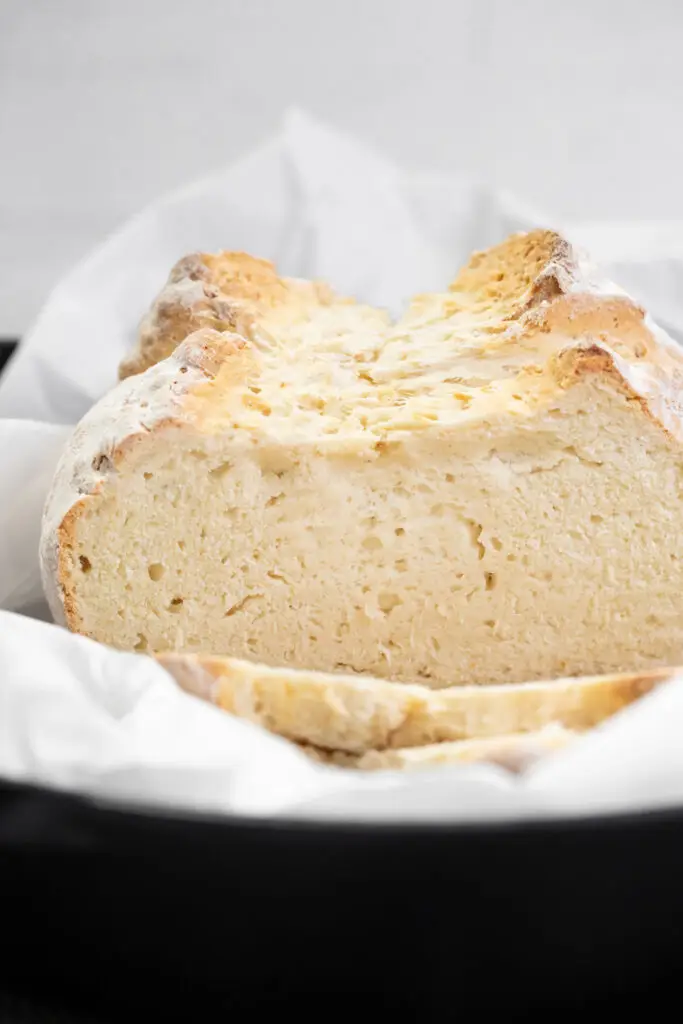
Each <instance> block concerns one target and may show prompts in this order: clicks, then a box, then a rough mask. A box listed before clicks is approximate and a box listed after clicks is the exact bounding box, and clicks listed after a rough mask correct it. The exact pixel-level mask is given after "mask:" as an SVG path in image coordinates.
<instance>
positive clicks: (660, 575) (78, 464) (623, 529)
mask: <svg viewBox="0 0 683 1024" xmlns="http://www.w3.org/2000/svg"><path fill="white" fill-rule="evenodd" d="M94 340H95V339H94ZM682 369H683V359H682V357H681V354H680V353H679V350H678V348H677V346H676V345H675V344H674V343H673V342H672V341H671V340H670V339H669V338H668V337H667V336H666V335H665V334H664V333H663V332H662V331H661V330H660V329H658V328H657V327H656V326H655V325H654V324H653V323H652V322H651V321H650V319H649V317H647V316H646V315H645V314H644V312H643V310H642V309H641V308H640V307H639V306H638V305H637V304H636V303H635V302H634V301H632V300H631V299H630V298H629V297H628V296H627V295H625V294H624V293H623V292H622V291H620V289H618V288H617V287H616V286H614V285H612V284H611V283H610V282H608V281H605V280H604V279H603V278H601V276H600V275H599V273H597V272H596V271H595V269H594V268H593V267H592V266H591V265H590V264H588V263H587V262H586V261H585V260H584V259H583V257H579V256H577V255H576V253H575V252H574V251H573V249H572V247H571V246H570V245H569V244H568V243H567V242H566V241H565V240H563V239H562V238H561V237H559V236H558V235H557V234H555V233H553V232H551V231H536V232H532V233H530V234H525V235H518V236H513V237H512V238H510V239H508V240H507V241H505V242H503V243H502V244H501V245H499V246H497V247H495V248H493V249H491V250H488V251H486V252H483V253H478V254H475V255H474V256H473V257H472V259H471V260H470V262H469V264H468V265H467V266H466V267H465V268H464V269H463V270H462V271H461V272H460V274H459V275H458V277H457V278H456V279H455V281H454V282H453V283H452V285H451V286H450V287H449V288H448V289H447V290H445V291H443V292H438V293H435V294H428V295H421V296H418V297H417V298H415V299H414V300H413V301H412V303H411V304H410V305H409V307H408V308H407V310H406V312H405V315H404V316H403V317H402V318H401V319H400V320H399V321H397V322H394V321H392V320H391V319H390V318H389V316H388V315H387V314H385V313H384V312H383V311H381V310H377V309H373V308H369V307H367V306H364V305H360V304H356V303H354V302H353V301H351V300H348V299H346V298H339V297H337V296H335V295H334V294H333V293H332V292H331V291H330V290H329V289H328V288H327V287H326V286H322V285H318V284H314V283H309V282H301V281H297V280H287V279H283V278H280V277H278V276H277V274H276V271H275V269H274V268H273V267H272V266H271V265H270V264H268V263H265V262H263V261H260V260H255V259H253V258H251V257H248V256H245V255H241V254H230V253H222V254H218V255H213V256H208V255H197V256H192V257H189V258H186V259H184V260H182V261H181V262H180V263H179V264H178V265H177V267H176V268H175V269H174V271H173V272H172V274H171V278H170V281H169V283H168V285H167V286H166V287H165V289H164V290H163V292H162V294H161V295H160V296H159V298H158V299H157V301H156V302H155V303H154V306H153V308H152V310H151V312H150V314H149V316H148V317H147V318H146V319H145V322H144V324H143V327H142V330H141V333H140V340H139V345H138V347H137V349H136V351H135V352H134V353H133V355H132V356H131V358H130V359H129V360H127V361H126V364H125V365H124V367H123V368H122V376H124V377H126V379H124V380H123V381H122V382H120V383H119V384H118V386H117V387H116V388H115V389H114V390H113V391H112V392H111V393H110V394H109V395H107V396H106V397H105V398H104V399H103V400H102V401H101V402H100V403H99V404H98V405H96V406H95V407H94V408H93V409H92V411H91V412H90V413H89V414H88V415H87V416H86V417H85V419H84V420H83V421H82V422H81V424H80V425H79V426H78V428H77V429H76V431H75V433H74V435H73V438H72V440H71V442H70V444H69V446H68V450H67V451H66V452H65V454H64V456H63V458H62V460H61V463H60V465H59V467H58V470H57V474H56V478H55V482H54V485H53V488H52V491H51V493H50V495H49V498H48V502H47V506H46V511H45V520H44V529H43V539H42V564H43V573H44V582H45V588H46V593H47V595H48V598H49V601H50V604H51V607H52V610H53V612H54V615H55V617H56V618H57V619H58V620H60V621H62V622H65V623H66V624H67V625H68V627H69V628H70V629H72V630H75V631H77V632H80V633H84V634H86V635H88V636H90V637H94V638H96V639H97V640H100V641H103V642H105V643H107V644H111V645H114V646H115V647H118V648H123V649H131V650H136V651H148V652H163V651H174V650H177V651H184V652H208V653H209V654H221V655H228V656H230V657H232V658H235V659H243V660H244V659H248V660H254V661H256V662H258V663H263V664H266V665H269V666H272V667H276V668H280V669H283V670H284V669H291V668H294V669H308V670H315V671H317V672H323V673H345V674H347V675H348V674H354V673H366V674H370V675H372V676H375V677H383V678H384V679H387V680H393V681H402V682H408V683H413V684H415V683H418V684H423V685H424V686H425V687H430V688H435V689H438V688H442V687H453V686H458V685H463V684H470V685H471V684H492V683H493V684H514V683H519V682H524V681H529V680H532V681H533V680H546V679H552V678H554V677H568V676H578V675H597V674H602V673H608V674H609V673H615V672H621V671H622V670H628V671H632V672H634V673H641V672H643V671H645V670H647V669H651V668H654V667H657V666H667V665H674V664H677V663H681V662H683V608H682V603H681V602H682V599H681V594H682V593H683V528H682V527H683V445H682V439H683V433H682V428H681V404H680V387H681V381H682V379H683V377H682ZM373 685H374V684H373ZM414 692H415V691H414V689H411V688H409V687H408V688H406V690H405V694H404V698H403V699H404V700H406V701H410V700H411V699H412V697H411V695H412V694H413V693H414ZM363 693H364V694H369V691H368V690H367V689H365V690H364V691H363ZM420 693H422V691H420ZM471 693H472V691H471V690H470V689H468V690H467V694H468V695H470V694H471ZM558 693H559V691H558ZM344 699H345V698H344ZM344 699H342V703H343V700H344ZM368 699H371V698H370V697H369V696H368ZM416 699H417V698H416ZM420 699H422V698H420ZM453 699H454V698H453V696H452V691H451V690H449V691H448V700H453ZM435 700H436V697H435ZM439 706H440V707H448V706H449V705H448V704H447V703H446V704H444V705H439ZM440 720H442V719H440V718H439V715H438V714H437V715H436V718H435V719H433V721H437V722H438V721H440ZM401 721H402V719H401ZM506 722H507V720H506ZM506 722H503V721H501V722H500V729H501V730H502V731H510V726H509V724H506ZM266 724H269V723H268V722H266ZM534 727H535V726H534ZM389 728H393V726H389ZM435 730H436V731H438V730H437V727H436V726H434V725H433V724H432V725H429V726H428V725H427V724H425V726H424V728H423V729H422V731H421V732H420V734H419V735H420V737H421V738H420V740H419V742H427V741H430V740H432V739H434V738H435V735H434V734H435ZM304 731H305V730H304ZM456 731H457V734H458V735H461V732H462V730H461V729H458V730H456ZM512 731H515V730H512ZM451 732H452V730H451ZM451 732H449V731H448V730H446V735H451ZM440 735H441V734H440ZM300 738H301V737H300ZM304 738H306V737H304ZM307 738H308V739H309V740H310V742H312V743H316V742H319V741H320V737H318V738H317V739H316V737H315V736H313V735H311V736H310V737H307ZM441 738H445V737H444V736H441ZM335 742H337V741H336V740H335ZM385 742H386V737H385ZM402 742H404V741H403V740H402ZM372 744H374V739H373V741H372ZM372 744H371V743H370V740H369V739H368V740H363V741H362V742H361V743H360V745H355V746H354V747H352V748H350V749H355V750H362V749H370V748H371V746H372ZM347 749H349V748H347Z"/></svg>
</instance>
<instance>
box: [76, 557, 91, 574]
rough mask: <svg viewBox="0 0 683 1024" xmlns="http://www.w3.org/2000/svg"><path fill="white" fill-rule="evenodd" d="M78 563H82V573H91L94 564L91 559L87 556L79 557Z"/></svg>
mask: <svg viewBox="0 0 683 1024" xmlns="http://www.w3.org/2000/svg"><path fill="white" fill-rule="evenodd" d="M78 561H79V562H80V563H81V572H90V570H91V569H92V563H91V561H90V559H89V558H87V557H86V556H85V555H79V558H78Z"/></svg>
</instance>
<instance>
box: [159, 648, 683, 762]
mask: <svg viewBox="0 0 683 1024" xmlns="http://www.w3.org/2000/svg"><path fill="white" fill-rule="evenodd" d="M157 660H158V661H159V662H160V664H161V665H163V667H164V668H165V669H166V670H167V671H168V672H170V674H171V675H172V676H173V678H174V679H175V680H176V682H177V683H178V685H179V686H180V687H181V688H182V689H184V690H186V691H187V692H188V693H193V694H194V695H195V696H198V697H201V698H202V699H204V700H207V701H209V702H210V703H213V704H216V705H218V706H219V707H221V708H223V709H224V710H225V711H228V712H230V713H231V714H234V715H237V716H239V717H241V718H246V719H248V720H249V721H251V722H255V723H257V724H258V725H261V726H263V727H264V728H266V729H268V730H270V731H271V732H273V733H276V734H278V735H280V736H284V737H285V738H286V739H289V740H292V741H294V742H295V743H303V744H307V745H310V746H312V747H317V748H320V749H323V750H329V751H346V752H348V753H351V754H365V753H367V752H368V751H372V750H375V751H377V750H386V749H390V748H394V749H400V748H402V747H420V746H425V745H427V744H434V743H443V742H444V741H454V740H455V741H459V740H465V739H484V738H497V737H500V736H504V735H509V734H511V733H533V732H538V730H540V729H543V728H545V727H546V726H562V727H563V728H565V729H569V730H572V731H574V732H583V731H585V730H587V729H591V728H592V727H593V726H595V725H597V724H598V723H600V722H602V721H604V720H605V719H606V718H608V717H609V716H610V715H613V714H615V713H616V712H617V711H619V710H620V709H621V708H623V707H625V706H626V705H628V704H631V703H632V702H633V701H635V700H638V699H639V698H640V697H641V696H643V694H646V693H649V692H650V690H652V689H653V688H654V687H656V686H658V685H660V684H661V683H663V682H665V681H667V680H668V679H671V678H672V677H673V676H674V675H675V673H676V670H670V669H657V670H652V671H650V672H646V673H642V674H634V673H624V674H621V675H612V676H609V675H606V676H593V677H588V678H578V679H557V680H552V681H550V682H531V683H520V684H516V685H513V684H508V685H499V686H454V687H449V688H446V689H441V690H439V691H434V690H431V689H429V688H428V687H426V686H420V685H410V684H397V683H392V682H389V681H387V680H384V679H373V678H370V677H364V678H363V677H356V676H342V675H332V674H327V673H321V672H309V671H296V670H293V669H282V668H280V669H277V668H271V667H269V666H266V665H258V664H255V663H254V662H249V661H241V660H239V659H236V658H227V657H205V656H201V655H195V654H180V653H169V654H159V655H157Z"/></svg>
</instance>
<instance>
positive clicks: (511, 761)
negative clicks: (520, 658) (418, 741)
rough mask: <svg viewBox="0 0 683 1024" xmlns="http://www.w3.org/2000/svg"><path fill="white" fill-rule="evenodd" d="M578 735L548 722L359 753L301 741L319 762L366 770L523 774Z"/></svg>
mask: <svg viewBox="0 0 683 1024" xmlns="http://www.w3.org/2000/svg"><path fill="white" fill-rule="evenodd" d="M576 737H577V733H575V732H572V730H571V729H563V728H562V727H561V726H548V727H547V728H545V729H540V730H539V731H538V732H530V733H511V734H509V735H506V736H494V737H491V738H490V739H480V740H454V741H451V742H446V743H429V744H427V746H424V747H406V748H405V749H403V750H370V751H368V752H367V753H366V754H362V755H360V756H359V755H357V754H349V753H346V752H345V751H341V750H321V749H320V748H319V747H310V746H305V745H301V749H302V750H303V751H304V753H306V754H308V756H309V757H310V758H311V759H312V760H314V761H317V762H318V763H319V764H327V765H332V766H334V767H335V768H354V769H357V770H358V771H364V772H375V771H394V772H395V771H419V770H420V769H422V770H424V769H433V768H440V767H443V766H444V765H449V764H494V765H497V766H498V767H500V768H505V770H506V771H509V772H512V773H513V774H521V773H522V772H524V771H525V770H526V769H527V768H530V767H531V765H533V764H535V763H536V762H538V761H540V760H541V758H544V757H546V756H547V755H549V754H552V753H554V752H557V751H559V750H563V749H564V748H565V747H567V746H568V745H569V744H570V743H571V742H573V741H574V740H575V739H576Z"/></svg>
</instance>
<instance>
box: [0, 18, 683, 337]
mask: <svg viewBox="0 0 683 1024" xmlns="http://www.w3.org/2000/svg"><path fill="white" fill-rule="evenodd" d="M291 104H297V105H299V106H302V107H304V108H306V109H308V110H310V111H311V112H312V113H314V114H317V115H318V116H321V117H323V118H326V119H328V120H330V121H332V122H333V123H335V124H337V125H340V126H342V127H344V128H347V129H350V130H352V131H354V132H356V133H358V134H359V135H360V136H362V137H364V138H366V139H369V140H372V141H373V142H375V143H376V144H377V146H379V147H380V148H381V149H383V150H384V151H385V152H387V153H388V154H389V155H391V156H392V157H394V158H395V159H397V160H399V161H401V162H402V163H404V164H405V165H407V166H413V167H422V168H428V167H437V168H445V169H450V170H461V171H463V172H465V173H469V174H473V175H477V176H479V177H484V178H486V179H487V180H489V181H491V182H494V183H497V184H501V185H504V186H507V187H509V188H510V189H512V190H514V191H516V192H517V193H518V194H519V195H520V196H521V197H523V198H526V199H528V200H530V201H531V202H533V203H534V204H535V205H537V206H539V207H540V208H541V209H543V208H546V209H548V210H549V211H551V212H555V211H557V213H558V214H561V215H566V216H571V217H577V218H580V219H583V218H593V217H597V218H600V219H611V218H628V219H634V218H648V219H652V218H655V219H656V218H662V219H664V218H667V217H669V216H671V217H677V218H683V187H682V183H683V131H682V130H681V129H682V126H683V125H682V122H683V118H682V113H681V112H682V111H683V3H681V2H680V0H649V2H643V0H572V2H566V3H557V2H547V0H343V2H337V0H0V336H2V335H6V336H7V335H13V334H20V333H21V332H23V331H24V330H25V328H26V327H27V326H28V324H29V322H30V320H31V318H32V317H33V316H34V315H35V313H36V311H37V309H38V308H39V307H40V305H41V304H42V302H43V300H44V298H45V294H46V291H47V289H48V288H49V287H50V285H51V284H52V283H53V282H54V281H55V280H56V279H57V278H58V277H59V276H60V275H61V274H63V273H64V271H65V270H67V269H68V268H69V267H70V265H71V264H72V263H73V262H74V261H76V260H77V259H79V258H80V257H81V256H82V255H83V254H84V253H86V252H87V250H88V249H89V248H90V247H91V246H92V245H93V244H94V243H96V242H97V241H98V240H99V239H100V238H101V237H102V236H103V235H105V234H106V233H108V232H109V231H110V230H111V229H112V228H114V227H115V226H116V225H117V224H118V223H119V222H120V221H121V220H122V219H124V218H126V217H127V216H129V215H130V214H131V213H134V212H135V211H136V210H138V209H139V208H140V207H141V206H143V205H144V204H145V203H146V202H148V201H149V200H151V199H152V198H154V197H156V196H157V195H158V194H159V193H160V192H163V191H165V190H168V189H172V188H174V187H175V186H177V185H180V184H182V183H184V182H186V181H188V180H189V179H192V178H193V177H196V176H198V175H201V174H202V173H204V172H206V171H207V170H210V169H213V168H215V167H217V166H220V165H221V164H223V163H225V162H226V161H230V160H231V159H232V158H234V157H235V156H237V155H238V154H240V153H242V152H243V151H244V150H246V149H249V148H252V147H253V146H254V145H255V144H257V143H258V142H259V141H261V140H262V139H263V138H264V137H265V136H266V135H267V134H268V133H269V132H271V131H272V130H273V129H274V128H275V127H276V125H277V124H278V122H279V119H280V117H281V114H282V112H283V110H284V109H285V108H286V107H287V106H288V105H291ZM225 244H226V246H229V245H230V239H226V240H225Z"/></svg>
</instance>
